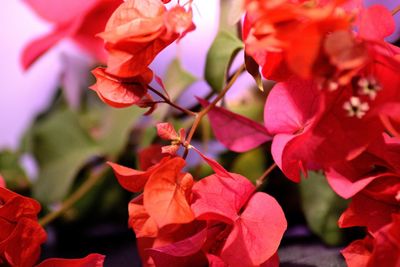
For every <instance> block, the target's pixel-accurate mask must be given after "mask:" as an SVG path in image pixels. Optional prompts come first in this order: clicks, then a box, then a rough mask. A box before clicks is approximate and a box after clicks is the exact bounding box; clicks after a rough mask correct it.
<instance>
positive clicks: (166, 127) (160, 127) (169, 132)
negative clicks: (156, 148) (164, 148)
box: [157, 122, 179, 140]
mask: <svg viewBox="0 0 400 267" xmlns="http://www.w3.org/2000/svg"><path fill="white" fill-rule="evenodd" d="M157 134H158V136H159V137H161V138H162V139H164V140H176V139H179V136H178V133H177V132H176V131H175V129H174V126H173V125H172V124H171V123H169V122H163V123H158V124H157Z"/></svg>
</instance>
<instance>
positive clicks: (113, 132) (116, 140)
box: [98, 106, 143, 157]
mask: <svg viewBox="0 0 400 267" xmlns="http://www.w3.org/2000/svg"><path fill="white" fill-rule="evenodd" d="M142 115H143V109H140V108H139V107H136V106H134V107H130V108H123V109H115V108H110V107H107V108H105V112H104V117H103V119H102V120H101V122H100V123H101V129H100V138H99V140H98V142H99V145H100V146H101V148H102V152H103V153H104V154H105V155H107V156H111V157H115V156H117V155H118V154H119V153H121V151H122V150H123V148H124V147H125V145H126V144H127V142H128V140H129V134H130V132H131V130H132V128H133V126H134V124H135V122H137V121H138V119H139V118H141V116H142Z"/></svg>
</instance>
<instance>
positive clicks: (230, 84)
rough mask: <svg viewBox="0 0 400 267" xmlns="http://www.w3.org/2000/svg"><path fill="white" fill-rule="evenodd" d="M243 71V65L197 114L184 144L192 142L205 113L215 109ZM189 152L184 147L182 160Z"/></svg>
mask: <svg viewBox="0 0 400 267" xmlns="http://www.w3.org/2000/svg"><path fill="white" fill-rule="evenodd" d="M244 70H245V65H244V64H243V65H242V66H241V67H240V68H239V69H238V70H237V71H236V72H235V74H233V76H232V78H231V79H229V81H228V83H227V84H226V85H225V87H224V88H223V89H222V91H221V92H220V93H219V94H218V96H217V98H215V99H214V100H213V101H212V102H211V103H210V104H209V105H208V106H207V107H206V108H205V109H203V110H202V111H200V112H199V113H197V114H196V117H195V120H194V122H193V125H192V128H190V132H189V134H188V136H187V138H186V143H187V144H190V141H192V138H193V135H194V133H195V132H196V129H197V127H198V126H199V124H200V122H201V119H202V118H203V117H204V116H205V115H207V113H208V112H209V111H210V110H211V109H212V108H214V107H215V105H216V104H217V103H218V102H219V101H220V100H221V99H222V98H223V97H224V96H225V94H226V93H227V92H228V91H229V89H231V87H232V85H233V84H234V83H235V82H236V80H237V78H238V77H239V76H240V74H242V72H243V71H244ZM188 152H189V150H188V148H187V147H186V149H185V153H184V154H183V158H184V159H185V158H186V157H187V154H188Z"/></svg>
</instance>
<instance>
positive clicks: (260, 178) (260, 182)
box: [256, 163, 277, 189]
mask: <svg viewBox="0 0 400 267" xmlns="http://www.w3.org/2000/svg"><path fill="white" fill-rule="evenodd" d="M276 166H277V165H276V163H274V164H272V165H271V166H270V167H269V168H268V169H267V170H266V171H265V172H264V173H263V174H262V175H261V176H260V177H259V178H258V179H257V181H256V187H257V189H259V188H260V187H261V185H262V184H263V183H264V182H265V181H266V180H267V177H268V175H269V174H270V173H271V172H272V171H273V170H274V169H275V168H276Z"/></svg>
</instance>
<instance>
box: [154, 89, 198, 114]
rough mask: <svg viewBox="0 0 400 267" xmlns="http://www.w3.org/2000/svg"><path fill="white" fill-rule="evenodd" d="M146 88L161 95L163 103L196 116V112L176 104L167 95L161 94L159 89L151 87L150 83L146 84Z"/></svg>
mask: <svg viewBox="0 0 400 267" xmlns="http://www.w3.org/2000/svg"><path fill="white" fill-rule="evenodd" d="M147 88H149V90H150V91H152V92H153V93H155V94H156V95H158V96H159V97H161V98H162V99H163V100H164V103H166V104H168V105H170V106H171V107H174V108H176V109H177V110H179V111H182V112H183V113H186V114H188V115H190V116H196V114H197V113H196V112H193V111H191V110H188V109H186V108H184V107H181V106H179V105H177V104H175V103H174V102H172V101H171V100H170V99H169V98H168V97H166V96H165V95H163V94H162V93H160V92H159V91H157V90H156V89H154V88H153V87H151V86H150V85H148V86H147Z"/></svg>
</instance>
